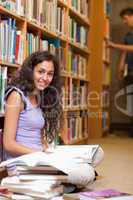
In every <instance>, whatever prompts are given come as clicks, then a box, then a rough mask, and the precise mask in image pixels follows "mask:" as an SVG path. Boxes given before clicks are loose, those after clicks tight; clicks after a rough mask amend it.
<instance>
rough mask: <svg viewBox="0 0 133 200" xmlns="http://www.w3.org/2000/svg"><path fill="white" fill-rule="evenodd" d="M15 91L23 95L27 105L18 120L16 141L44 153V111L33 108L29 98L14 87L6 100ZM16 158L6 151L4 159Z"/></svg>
mask: <svg viewBox="0 0 133 200" xmlns="http://www.w3.org/2000/svg"><path fill="white" fill-rule="evenodd" d="M13 90H15V91H17V92H18V93H19V94H20V95H21V98H22V101H23V102H24V104H25V108H24V110H22V111H21V112H20V115H19V119H18V127H17V131H16V141H17V143H20V144H22V145H24V146H26V147H29V148H34V149H37V150H38V151H42V150H43V148H42V141H41V130H42V128H43V127H44V118H43V114H42V110H41V108H40V107H39V106H33V105H32V104H31V102H30V100H29V98H28V97H27V96H25V95H24V93H23V92H22V91H21V90H20V89H18V88H16V87H12V88H10V89H9V90H8V91H7V93H6V95H5V100H6V99H7V97H8V96H9V94H10V93H11V92H12V91H13ZM12 117H13V116H12ZM14 157H16V155H15V156H13V155H10V154H9V153H8V152H6V151H4V158H5V159H6V160H7V159H9V158H14Z"/></svg>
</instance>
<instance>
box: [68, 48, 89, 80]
mask: <svg viewBox="0 0 133 200" xmlns="http://www.w3.org/2000/svg"><path fill="white" fill-rule="evenodd" d="M86 69H87V59H86V58H85V57H83V56H81V55H80V54H77V53H75V52H73V50H72V49H71V48H69V50H68V54H67V66H66V69H65V71H66V72H68V73H70V74H71V75H76V76H79V77H81V78H86Z"/></svg>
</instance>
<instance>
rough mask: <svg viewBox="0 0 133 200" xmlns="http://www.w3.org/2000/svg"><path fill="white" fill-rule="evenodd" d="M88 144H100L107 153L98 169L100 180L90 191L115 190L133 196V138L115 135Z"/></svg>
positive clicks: (93, 140)
mask: <svg viewBox="0 0 133 200" xmlns="http://www.w3.org/2000/svg"><path fill="white" fill-rule="evenodd" d="M88 143H89V144H97V143H99V144H100V145H101V147H102V148H103V150H104V152H105V158H104V160H103V162H102V163H101V164H100V165H99V166H98V167H97V172H98V174H99V175H100V176H99V179H98V180H97V181H96V182H94V183H93V184H92V185H91V186H90V189H94V190H98V189H107V188H114V189H117V190H119V191H123V192H128V193H131V194H133V138H129V137H127V136H125V135H123V134H115V135H109V136H108V137H104V138H100V139H91V140H89V142H88Z"/></svg>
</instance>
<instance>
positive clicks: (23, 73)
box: [11, 51, 63, 143]
mask: <svg viewBox="0 0 133 200" xmlns="http://www.w3.org/2000/svg"><path fill="white" fill-rule="evenodd" d="M43 61H52V62H53V64H54V76H53V80H52V82H51V83H50V85H49V87H47V88H46V89H44V90H43V91H41V92H40V101H39V102H40V107H41V109H42V111H43V114H44V118H45V127H44V129H45V131H44V137H45V138H46V140H47V142H48V143H51V142H52V141H53V140H54V139H55V137H56V136H57V134H58V133H59V131H60V130H61V128H62V119H63V111H62V105H61V80H60V68H59V64H58V60H57V58H56V56H55V55H53V54H51V53H49V52H48V51H37V52H35V53H32V54H31V55H30V56H29V57H27V58H26V59H25V60H24V62H23V64H22V66H21V68H20V70H19V71H18V72H17V74H16V76H15V77H14V79H13V80H12V81H11V86H15V87H17V88H19V89H21V90H22V91H23V93H24V94H25V96H28V95H29V94H31V93H32V92H33V91H34V89H35V84H34V80H33V70H34V67H35V66H36V65H37V64H39V63H41V62H43Z"/></svg>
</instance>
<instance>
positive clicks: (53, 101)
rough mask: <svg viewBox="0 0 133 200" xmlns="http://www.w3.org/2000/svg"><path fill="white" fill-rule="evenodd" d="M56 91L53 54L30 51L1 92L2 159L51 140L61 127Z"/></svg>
mask: <svg viewBox="0 0 133 200" xmlns="http://www.w3.org/2000/svg"><path fill="white" fill-rule="evenodd" d="M60 93H61V84H60V73H59V65H58V62H57V60H56V58H55V56H54V55H52V54H50V53H49V52H46V51H38V52H35V53H33V54H31V55H30V56H29V57H28V58H27V59H26V60H25V61H24V63H23V64H22V67H21V69H20V71H19V72H18V74H17V75H16V77H15V78H14V80H12V83H11V85H10V86H9V88H8V89H7V91H6V95H5V101H6V102H5V123H4V137H3V144H4V154H5V159H9V158H12V157H16V156H20V155H23V154H27V153H31V152H35V151H44V150H45V149H46V148H47V147H48V143H51V142H52V141H53V140H54V138H55V137H56V135H57V134H58V132H59V130H60V128H61V119H62V106H61V102H60ZM51 113H52V114H51Z"/></svg>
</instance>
